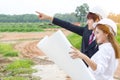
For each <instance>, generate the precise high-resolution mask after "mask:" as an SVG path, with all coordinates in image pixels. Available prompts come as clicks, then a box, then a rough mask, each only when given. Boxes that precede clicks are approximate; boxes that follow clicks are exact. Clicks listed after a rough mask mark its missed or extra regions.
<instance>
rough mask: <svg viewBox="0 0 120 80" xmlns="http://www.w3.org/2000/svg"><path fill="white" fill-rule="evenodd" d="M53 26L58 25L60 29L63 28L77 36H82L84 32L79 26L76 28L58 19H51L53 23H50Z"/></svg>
mask: <svg viewBox="0 0 120 80" xmlns="http://www.w3.org/2000/svg"><path fill="white" fill-rule="evenodd" d="M52 23H53V24H55V25H58V26H60V27H62V28H65V29H67V30H70V31H72V32H74V33H76V34H79V35H81V36H82V35H83V32H84V27H81V26H76V25H74V24H72V23H69V22H67V21H63V20H60V19H58V18H53V21H52Z"/></svg>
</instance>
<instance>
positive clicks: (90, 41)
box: [89, 32, 94, 44]
mask: <svg viewBox="0 0 120 80" xmlns="http://www.w3.org/2000/svg"><path fill="white" fill-rule="evenodd" d="M93 38H94V33H93V32H92V34H91V35H90V37H89V44H91V43H92V41H93Z"/></svg>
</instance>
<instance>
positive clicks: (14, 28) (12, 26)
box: [0, 23, 58, 32]
mask: <svg viewBox="0 0 120 80" xmlns="http://www.w3.org/2000/svg"><path fill="white" fill-rule="evenodd" d="M57 27H58V26H56V25H50V24H49V23H0V32H41V31H44V29H46V28H57Z"/></svg>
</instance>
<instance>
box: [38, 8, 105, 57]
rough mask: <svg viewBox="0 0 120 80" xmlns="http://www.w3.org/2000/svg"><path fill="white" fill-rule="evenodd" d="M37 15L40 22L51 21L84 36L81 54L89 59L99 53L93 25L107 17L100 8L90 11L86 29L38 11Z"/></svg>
mask: <svg viewBox="0 0 120 80" xmlns="http://www.w3.org/2000/svg"><path fill="white" fill-rule="evenodd" d="M36 13H38V18H39V19H40V20H50V21H51V22H52V23H53V24H55V25H58V26H60V27H62V28H65V29H67V30H70V31H72V32H74V33H76V34H78V35H80V36H82V44H81V45H82V46H81V52H82V53H84V54H85V55H87V56H88V57H89V58H91V57H92V56H93V55H94V53H96V51H98V46H97V43H96V41H95V37H94V34H93V30H94V27H93V23H96V22H98V21H99V20H101V19H102V18H104V17H106V15H105V13H104V11H103V10H102V9H101V8H100V7H94V8H92V9H91V10H90V11H89V13H88V14H87V25H86V26H85V27H80V26H76V25H74V24H72V23H69V22H66V21H63V20H60V19H58V18H55V17H51V16H48V15H46V14H44V13H41V12H38V11H36Z"/></svg>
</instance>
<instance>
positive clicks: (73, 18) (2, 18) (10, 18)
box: [0, 3, 89, 23]
mask: <svg viewBox="0 0 120 80" xmlns="http://www.w3.org/2000/svg"><path fill="white" fill-rule="evenodd" d="M88 11H89V6H88V5H87V4H86V3H84V4H83V5H80V6H77V7H76V10H75V12H73V13H67V14H60V13H57V14H55V15H54V16H55V17H57V18H60V19H62V20H65V21H68V22H84V21H85V17H86V14H87V12H88ZM0 22H3V23H5V22H14V23H24V22H25V23H26V22H48V21H43V20H42V21H41V20H39V19H38V18H37V15H35V14H23V15H5V14H0Z"/></svg>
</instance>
